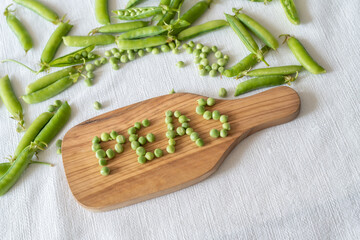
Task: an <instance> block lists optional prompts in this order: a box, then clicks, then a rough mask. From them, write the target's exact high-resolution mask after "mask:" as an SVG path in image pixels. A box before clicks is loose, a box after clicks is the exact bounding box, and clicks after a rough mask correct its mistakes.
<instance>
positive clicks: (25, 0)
mask: <svg viewBox="0 0 360 240" xmlns="http://www.w3.org/2000/svg"><path fill="white" fill-rule="evenodd" d="M14 2H16V3H17V4H20V5H22V6H24V7H26V8H28V9H30V10H31V11H33V12H35V13H36V14H38V15H39V16H41V17H43V18H44V19H46V20H48V21H50V22H52V23H54V24H58V23H59V22H60V21H61V20H60V18H59V16H58V15H57V13H56V12H54V11H53V10H51V9H50V8H49V7H47V6H45V5H44V4H42V3H41V2H39V1H37V0H14Z"/></svg>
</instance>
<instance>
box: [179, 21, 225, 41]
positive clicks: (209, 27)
mask: <svg viewBox="0 0 360 240" xmlns="http://www.w3.org/2000/svg"><path fill="white" fill-rule="evenodd" d="M225 26H229V23H228V22H227V21H225V20H213V21H209V22H206V23H204V24H200V25H197V26H193V27H189V28H187V29H185V30H183V31H181V32H180V33H179V34H178V35H177V39H178V40H180V41H185V40H189V39H191V38H194V37H197V36H199V35H202V34H204V33H208V32H211V31H214V30H217V29H220V28H222V27H225Z"/></svg>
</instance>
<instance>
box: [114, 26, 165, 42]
mask: <svg viewBox="0 0 360 240" xmlns="http://www.w3.org/2000/svg"><path fill="white" fill-rule="evenodd" d="M167 29H168V27H166V26H147V27H143V28H138V29H134V30H130V31H128V32H125V33H123V34H120V35H119V36H117V38H116V39H137V38H145V37H151V36H156V35H160V34H161V33H164V32H166V31H167Z"/></svg>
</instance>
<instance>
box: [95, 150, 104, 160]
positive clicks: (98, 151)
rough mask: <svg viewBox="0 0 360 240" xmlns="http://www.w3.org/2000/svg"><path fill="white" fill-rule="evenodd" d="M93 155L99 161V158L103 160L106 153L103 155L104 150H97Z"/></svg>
mask: <svg viewBox="0 0 360 240" xmlns="http://www.w3.org/2000/svg"><path fill="white" fill-rule="evenodd" d="M95 155H96V158H98V159H100V158H105V156H106V153H105V151H104V150H102V149H98V150H97V151H96V153H95Z"/></svg>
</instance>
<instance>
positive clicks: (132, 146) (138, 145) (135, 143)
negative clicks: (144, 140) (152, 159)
mask: <svg viewBox="0 0 360 240" xmlns="http://www.w3.org/2000/svg"><path fill="white" fill-rule="evenodd" d="M138 147H140V143H139V142H138V141H132V142H131V149H133V150H136V149H137V148H138Z"/></svg>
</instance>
